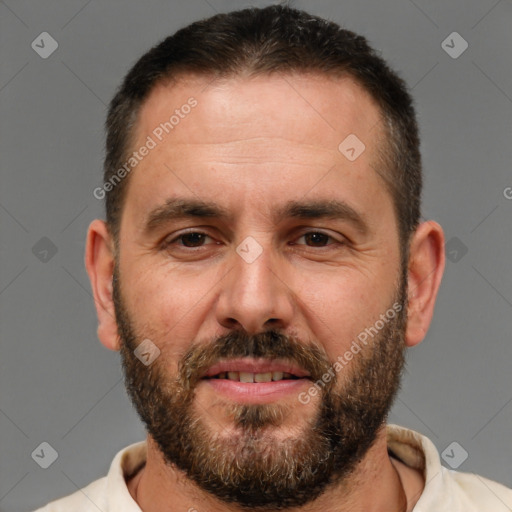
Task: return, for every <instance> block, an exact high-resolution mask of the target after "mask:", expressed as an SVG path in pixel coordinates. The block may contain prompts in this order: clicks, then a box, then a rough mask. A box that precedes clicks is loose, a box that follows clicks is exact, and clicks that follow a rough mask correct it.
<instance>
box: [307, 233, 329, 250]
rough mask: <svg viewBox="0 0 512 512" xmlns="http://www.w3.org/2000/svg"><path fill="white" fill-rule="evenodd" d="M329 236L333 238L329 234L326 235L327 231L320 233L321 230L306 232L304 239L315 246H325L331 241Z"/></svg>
mask: <svg viewBox="0 0 512 512" xmlns="http://www.w3.org/2000/svg"><path fill="white" fill-rule="evenodd" d="M329 238H331V237H330V236H329V235H326V234H325V233H319V232H311V233H306V234H305V235H304V240H306V242H310V243H311V244H312V245H313V246H314V247H318V246H322V247H323V246H324V245H326V244H327V242H328V241H329Z"/></svg>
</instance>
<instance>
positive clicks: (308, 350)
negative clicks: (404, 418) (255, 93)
mask: <svg viewBox="0 0 512 512" xmlns="http://www.w3.org/2000/svg"><path fill="white" fill-rule="evenodd" d="M113 296H114V303H115V310H116V320H117V324H118V332H119V336H120V339H121V342H122V343H121V359H122V364H123V369H124V376H125V385H126V389H127V392H128V394H129V396H130V398H131V400H132V402H133V404H134V406H135V408H136V410H137V412H138V414H139V416H140V418H141V420H142V421H143V423H144V424H145V426H146V430H147V432H148V434H149V435H150V436H151V438H152V439H153V440H154V441H155V443H156V445H157V446H158V449H159V450H160V452H161V454H162V455H163V458H164V460H165V462H166V464H168V465H169V466H170V467H173V468H177V469H178V470H180V471H182V472H183V473H184V474H185V475H186V476H187V477H188V478H189V479H190V480H192V481H193V482H195V484H196V485H197V486H198V487H199V488H201V489H202V490H204V491H206V492H208V493H210V494H211V495H213V496H215V497H216V498H218V499H220V500H221V501H223V502H225V503H233V504H237V505H239V506H241V507H243V508H256V509H259V510H267V509H274V510H276V509H285V508H290V507H298V506H302V505H305V504H306V503H309V502H311V501H313V500H314V499H316V498H317V497H318V496H319V495H320V494H322V492H323V491H325V490H326V488H328V487H329V486H334V485H343V484H347V483H348V481H349V477H350V475H351V474H353V472H354V470H355V469H356V467H357V465H358V463H359V462H360V461H361V460H362V459H363V457H364V456H365V454H366V453H367V452H368V450H369V449H370V447H371V446H372V444H373V443H374V441H375V440H376V438H377V434H378V431H379V430H380V429H381V428H382V427H383V426H384V425H385V421H386V418H387V415H388V413H389V410H390V408H391V406H392V403H393V400H394V398H395V396H396V394H397V392H398V390H399V387H400V378H401V373H402V370H403V366H404V352H405V350H404V347H405V344H404V337H405V325H406V307H405V296H406V284H405V281H404V279H403V278H402V281H401V283H400V285H399V286H398V287H397V293H396V299H397V300H396V301H394V304H397V303H398V304H401V305H402V309H401V310H400V311H399V312H398V313H397V314H396V315H395V316H394V317H393V318H391V319H389V321H387V322H385V323H384V326H383V327H382V328H381V329H380V331H378V332H377V334H375V336H374V337H372V340H371V342H370V343H368V345H366V346H364V347H363V348H362V349H361V350H360V352H359V353H358V354H357V355H355V356H354V359H353V360H352V361H351V362H350V364H349V365H347V366H346V367H345V368H343V369H342V370H340V372H341V375H342V376H343V378H342V379H341V378H340V375H339V373H338V374H335V376H334V377H333V378H332V379H331V380H329V382H325V379H324V381H322V385H321V386H317V387H316V389H318V391H319V400H318V402H319V403H318V405H316V406H315V405H314V403H311V404H310V405H309V406H308V407H313V406H315V407H316V410H315V411H314V414H313V415H311V414H309V415H304V420H303V421H302V420H301V422H302V423H303V424H297V423H301V422H295V425H294V427H293V429H288V430H287V434H286V437H283V432H282V429H281V431H280V427H282V426H283V423H284V422H285V421H286V419H287V418H289V415H290V414H291V415H293V414H295V415H296V414H300V407H305V405H301V403H300V402H299V400H297V402H298V404H290V403H289V401H288V400H287V401H285V403H270V404H237V403H229V402H226V403H225V404H223V411H224V415H225V419H226V420H229V425H230V426H229V428H226V429H222V428H212V425H208V423H207V422H206V421H205V419H206V418H207V417H208V411H206V410H203V409H202V408H201V407H199V406H198V404H197V401H196V400H195V391H196V387H197V385H198V384H199V383H200V382H201V377H202V375H204V373H205V371H206V370H207V369H208V368H209V367H210V366H212V365H213V364H214V363H216V362H218V361H219V360H220V359H223V360H226V359H230V358H241V357H253V358H265V359H268V360H275V359H286V360H287V361H290V362H292V363H294V364H295V365H298V366H299V367H300V368H302V369H304V370H306V371H307V372H308V373H309V378H310V379H311V382H310V384H311V386H313V384H314V383H315V382H320V381H321V379H322V376H323V375H325V374H326V373H327V372H328V371H329V370H330V371H331V373H332V368H333V364H334V363H333V362H332V361H330V360H329V359H328V357H327V355H326V353H325V352H324V351H323V350H322V349H320V348H319V346H318V345H315V344H313V343H308V344H307V343H305V342H304V341H301V340H298V339H296V338H294V337H290V336H286V335H284V334H283V333H281V332H278V331H275V330H269V331H265V332H262V333H259V334H256V335H248V334H247V333H246V332H245V331H243V330H234V331H230V332H229V333H228V334H227V335H225V336H221V337H218V338H215V339H213V340H211V341H210V342H209V343H196V344H193V345H191V346H190V347H189V349H188V350H187V352H186V353H185V355H184V356H183V357H182V358H181V359H180V361H179V362H178V370H177V374H176V375H170V374H169V371H168V367H169V365H167V364H166V362H165V361H164V360H163V359H164V358H163V357H162V356H160V357H158V358H157V359H156V360H155V361H154V362H153V363H152V364H151V365H150V366H145V365H144V364H143V363H141V361H140V360H139V359H138V358H137V357H136V356H135V354H134V350H135V349H136V348H137V346H138V345H139V343H141V342H142V340H143V339H144V338H145V337H144V336H141V335H139V334H138V333H137V332H136V331H135V329H134V325H133V322H132V317H131V316H130V314H129V312H128V311H127V309H126V307H125V304H124V301H123V299H122V296H121V290H120V281H119V273H118V268H117V265H116V266H115V269H114V280H113ZM389 309H390V310H391V309H392V308H391V307H390V308H389ZM394 311H395V310H394ZM345 350H346V349H345V348H343V351H345ZM310 389H312V388H310ZM214 426H215V425H214ZM217 426H218V425H217ZM277 434H279V435H277Z"/></svg>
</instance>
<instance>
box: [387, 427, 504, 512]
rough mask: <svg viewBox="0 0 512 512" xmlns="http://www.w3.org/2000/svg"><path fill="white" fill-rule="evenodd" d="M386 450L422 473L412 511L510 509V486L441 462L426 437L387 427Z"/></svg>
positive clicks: (449, 511)
mask: <svg viewBox="0 0 512 512" xmlns="http://www.w3.org/2000/svg"><path fill="white" fill-rule="evenodd" d="M387 435H388V449H389V450H390V451H391V452H392V453H393V454H395V455H396V456H397V457H398V458H399V459H400V460H401V461H402V462H403V463H404V464H406V465H408V466H409V467H411V468H414V469H416V470H419V471H421V472H422V474H423V479H424V488H423V491H422V493H421V496H420V497H419V499H418V501H417V502H416V505H415V507H414V509H413V510H414V512H432V511H435V512H511V511H512V489H508V488H507V487H505V486H504V485H501V484H499V483H497V482H493V481H492V480H489V479H487V478H484V477H483V476H480V475H475V474H471V473H461V472H458V471H454V470H453V469H448V468H446V467H444V466H442V465H441V458H440V456H439V452H438V451H437V448H436V447H435V445H434V444H433V443H432V441H430V439H428V438H427V437H426V436H423V435H422V434H420V433H418V432H415V431H413V430H409V429H406V428H403V427H400V426H398V425H388V426H387Z"/></svg>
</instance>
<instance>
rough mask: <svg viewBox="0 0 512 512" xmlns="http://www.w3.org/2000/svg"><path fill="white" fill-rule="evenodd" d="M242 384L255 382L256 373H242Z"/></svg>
mask: <svg viewBox="0 0 512 512" xmlns="http://www.w3.org/2000/svg"><path fill="white" fill-rule="evenodd" d="M240 382H254V373H249V372H240Z"/></svg>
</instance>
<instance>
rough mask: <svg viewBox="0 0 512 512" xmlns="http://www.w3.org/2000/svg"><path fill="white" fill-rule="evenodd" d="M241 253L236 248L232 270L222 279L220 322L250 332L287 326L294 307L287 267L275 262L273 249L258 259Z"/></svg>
mask: <svg viewBox="0 0 512 512" xmlns="http://www.w3.org/2000/svg"><path fill="white" fill-rule="evenodd" d="M240 254H242V253H240ZM240 254H239V253H237V252H235V251H234V254H233V257H232V259H231V267H230V271H229V272H228V273H227V274H226V275H225V277H224V279H223V280H222V281H221V284H220V286H221V290H220V295H219V298H218V300H217V302H216V316H217V321H218V322H219V324H220V325H222V326H223V327H225V328H229V329H240V328H241V327H243V328H244V329H245V331H246V332H247V333H249V334H257V333H259V332H263V331H267V330H269V329H283V330H284V329H286V328H287V327H288V326H289V325H290V323H291V321H292V316H293V310H294V308H293V300H292V299H293V292H292V290H291V288H290V285H289V284H288V283H287V282H286V281H287V277H286V276H285V275H284V271H283V267H282V266H281V268H279V266H278V265H277V264H276V263H275V261H276V259H277V258H275V257H274V255H273V254H272V250H271V249H270V248H265V249H263V251H262V252H261V254H260V255H259V256H258V257H257V258H256V259H255V260H254V261H251V260H250V259H244V257H242V256H240Z"/></svg>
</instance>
